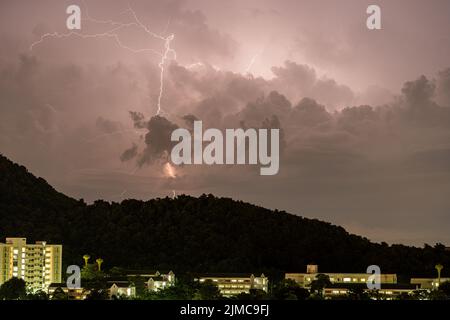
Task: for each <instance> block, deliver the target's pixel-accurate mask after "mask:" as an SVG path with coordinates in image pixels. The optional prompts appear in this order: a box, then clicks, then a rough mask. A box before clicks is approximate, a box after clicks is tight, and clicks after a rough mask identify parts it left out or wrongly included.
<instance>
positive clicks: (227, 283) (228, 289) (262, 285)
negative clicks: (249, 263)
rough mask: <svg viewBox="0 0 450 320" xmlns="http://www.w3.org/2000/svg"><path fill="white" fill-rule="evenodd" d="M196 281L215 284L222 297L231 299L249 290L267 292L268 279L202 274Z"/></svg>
mask: <svg viewBox="0 0 450 320" xmlns="http://www.w3.org/2000/svg"><path fill="white" fill-rule="evenodd" d="M196 280H197V281H200V282H205V281H207V280H210V281H211V282H212V283H213V284H215V285H216V286H217V287H218V288H219V291H220V293H221V294H222V295H223V296H224V297H231V296H234V295H238V294H240V293H249V292H250V290H251V289H258V290H263V291H265V292H268V291H269V278H267V277H266V276H265V275H264V274H261V276H259V277H257V276H255V275H253V274H246V273H245V274H236V273H230V274H203V275H199V276H198V277H197V278H196Z"/></svg>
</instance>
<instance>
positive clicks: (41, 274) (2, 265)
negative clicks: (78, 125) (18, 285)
mask: <svg viewBox="0 0 450 320" xmlns="http://www.w3.org/2000/svg"><path fill="white" fill-rule="evenodd" d="M61 264H62V245H55V244H47V243H46V242H45V241H37V242H36V243H35V244H27V240H26V238H6V242H5V243H0V285H2V284H3V283H5V282H6V281H8V280H9V279H11V278H13V277H16V278H20V279H23V280H24V281H25V283H26V286H27V289H28V290H29V291H31V292H35V291H38V290H44V291H47V289H48V287H49V285H50V284H51V283H55V282H56V283H60V282H61V269H62V267H61Z"/></svg>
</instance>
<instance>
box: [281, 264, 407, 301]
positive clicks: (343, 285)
mask: <svg viewBox="0 0 450 320" xmlns="http://www.w3.org/2000/svg"><path fill="white" fill-rule="evenodd" d="M319 274H324V275H327V276H328V277H329V279H330V282H331V285H328V286H327V287H326V288H324V290H323V294H324V295H325V296H327V297H333V296H337V295H345V294H348V293H350V292H351V290H352V289H360V290H363V291H369V290H370V289H369V288H368V286H367V283H368V282H369V281H370V279H369V277H370V276H371V275H372V274H369V273H329V272H319V267H318V266H317V265H308V266H307V267H306V273H286V274H285V279H291V280H294V281H295V282H296V283H298V284H299V285H300V286H301V287H303V288H310V287H311V283H312V282H313V281H314V280H316V277H317V275H319ZM415 289H416V286H415V285H413V284H398V283H397V275H396V274H380V289H379V290H377V292H378V294H379V295H382V296H384V297H385V298H387V299H389V298H392V297H394V296H396V295H399V294H402V293H408V294H409V293H412V292H413V291H414V290H415Z"/></svg>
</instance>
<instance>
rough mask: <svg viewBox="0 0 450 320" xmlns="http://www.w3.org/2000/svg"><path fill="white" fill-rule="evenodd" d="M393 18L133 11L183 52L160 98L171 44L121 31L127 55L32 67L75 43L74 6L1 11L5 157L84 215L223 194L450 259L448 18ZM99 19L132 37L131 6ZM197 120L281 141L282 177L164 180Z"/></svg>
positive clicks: (389, 5) (104, 44) (278, 6)
mask: <svg viewBox="0 0 450 320" xmlns="http://www.w3.org/2000/svg"><path fill="white" fill-rule="evenodd" d="M75 2H76V1H75ZM380 2H381V5H382V10H383V17H384V19H385V20H383V30H381V31H380V32H378V33H371V32H369V31H367V30H366V29H365V26H364V19H365V17H366V14H365V5H366V4H365V3H364V1H353V0H349V1H346V2H339V4H338V2H336V1H325V0H324V1H302V2H301V3H300V2H299V1H293V0H292V1H291V0H286V1H281V2H279V1H269V0H267V1H253V0H252V1H248V2H246V4H245V5H244V4H243V2H241V1H234V0H233V1H227V5H219V4H218V3H216V2H212V1H202V0H195V1H178V0H177V1H169V2H168V1H140V0H139V1H133V2H132V7H133V9H134V10H135V11H136V13H137V14H138V16H139V18H140V21H142V23H144V24H145V25H146V26H147V27H148V28H149V29H150V30H152V31H154V32H156V33H158V34H161V35H162V36H164V37H167V36H168V35H170V34H174V39H173V41H172V42H171V48H172V49H173V50H175V51H176V53H177V54H176V59H175V57H174V56H170V58H169V59H167V61H165V63H164V73H163V86H161V82H160V79H161V65H160V63H161V55H159V54H155V52H157V53H161V52H163V50H164V45H165V43H164V41H162V40H161V39H159V38H154V37H149V36H148V34H146V33H145V32H144V31H143V30H142V28H141V29H140V28H136V27H129V28H123V29H121V30H120V32H118V36H119V37H120V39H121V41H122V44H123V46H120V45H118V43H117V42H116V41H114V39H111V37H99V38H86V39H83V38H82V37H76V36H70V37H64V38H59V39H57V38H47V39H45V41H42V43H38V44H37V45H35V46H34V47H33V50H30V45H31V44H32V43H33V42H36V41H38V40H39V39H40V37H41V36H42V35H43V34H45V33H47V32H55V31H57V32H60V33H64V32H67V30H65V17H66V14H65V6H66V3H65V2H61V1H54V0H44V1H39V3H37V2H32V1H24V0H20V1H12V0H5V1H2V3H1V5H0V6H1V10H0V26H1V28H0V30H1V31H0V40H1V41H2V46H0V74H1V77H0V97H1V99H0V119H1V120H0V152H1V153H3V154H4V155H5V156H7V157H9V158H11V159H12V160H14V161H16V162H19V163H20V164H23V165H26V166H27V167H28V168H29V169H30V170H31V171H32V172H33V173H35V174H37V175H39V176H42V177H44V178H45V179H47V180H48V181H49V182H50V183H51V184H52V185H54V186H55V187H56V188H57V189H58V190H59V191H61V192H64V193H67V194H68V195H70V196H73V197H76V198H84V199H86V200H87V201H94V200H96V199H98V198H103V199H106V200H110V201H121V200H123V199H124V197H127V198H128V197H130V198H131V197H135V198H140V199H148V198H151V197H162V196H168V195H172V191H173V190H175V191H176V193H177V194H181V193H187V194H192V195H199V194H201V193H213V194H216V195H218V196H230V197H233V198H235V199H240V200H244V201H250V202H253V203H256V204H258V205H263V206H266V207H270V208H278V209H284V210H287V211H290V212H292V213H295V214H301V215H304V216H307V217H311V218H319V219H322V220H326V221H330V222H332V223H336V224H339V225H343V226H344V227H346V228H347V229H348V231H350V232H355V233H358V234H362V235H364V236H367V237H369V238H371V239H374V240H377V241H386V242H403V243H412V244H418V245H421V244H422V243H423V242H429V243H434V242H444V243H447V244H448V243H450V238H449V234H448V229H449V227H450V215H449V212H450V211H449V210H450V200H449V198H448V194H449V193H450V166H448V163H449V161H450V69H449V65H448V63H449V61H448V56H449V55H450V46H449V43H450V42H448V41H447V40H448V30H450V22H449V20H448V14H444V13H446V12H447V13H448V12H449V11H448V10H449V9H450V7H449V3H448V1H438V0H436V1H435V2H434V3H433V5H431V4H430V5H427V4H426V3H425V2H423V1H422V2H419V1H396V2H395V3H393V2H387V1H380ZM85 3H86V5H87V6H88V7H89V15H90V16H91V17H93V18H96V19H98V20H109V19H114V20H115V21H120V22H121V23H127V22H131V21H132V20H130V19H132V16H130V14H129V13H128V14H123V12H124V10H125V9H126V8H127V7H128V5H127V1H115V2H114V3H112V2H111V1H85ZM79 4H80V6H81V7H82V10H85V9H86V8H87V7H86V6H85V4H84V3H83V2H80V3H79ZM404 6H408V8H409V10H404ZM323 8H328V10H323ZM30 12H33V13H34V14H33V15H31V14H30ZM83 12H85V11H83ZM85 13H86V12H85ZM417 16H422V17H423V19H417ZM19 20H20V21H21V23H20V24H15V22H16V21H19ZM419 20H420V21H421V22H420V23H419V24H418V25H415V24H414V23H415V22H417V21H419ZM413 22H414V23H413ZM13 24H14V25H17V27H16V28H11V25H13ZM336 25H339V26H340V27H339V28H336ZM111 27H112V26H111V24H110V23H107V24H101V23H94V22H92V21H83V28H82V32H83V33H96V32H105V31H106V30H110V29H111ZM126 47H129V48H134V49H136V50H137V51H139V50H138V49H142V48H146V49H148V50H147V51H139V52H133V51H132V50H128V49H126ZM150 49H151V50H150ZM152 50H153V51H155V52H153V51H152ZM160 97H161V99H160V105H159V106H160V107H161V112H160V113H157V110H158V101H159V98H160ZM195 120H202V121H203V126H204V128H205V129H206V128H208V127H213V128H218V129H226V128H279V129H280V130H281V139H282V140H281V142H282V152H281V155H280V156H281V159H280V171H279V174H277V175H275V176H271V177H261V176H260V175H259V174H258V168H257V167H256V166H225V165H224V166H207V165H201V166H194V165H192V166H189V165H186V166H183V167H174V170H176V175H174V177H172V178H170V179H167V177H166V176H165V173H164V170H165V166H166V164H167V162H168V161H170V157H169V154H170V150H171V148H172V146H173V142H172V141H170V134H171V132H172V131H173V130H174V129H176V128H179V127H183V128H187V129H191V128H192V123H193V121H195ZM124 190H126V191H127V192H126V193H124V192H123V191H124Z"/></svg>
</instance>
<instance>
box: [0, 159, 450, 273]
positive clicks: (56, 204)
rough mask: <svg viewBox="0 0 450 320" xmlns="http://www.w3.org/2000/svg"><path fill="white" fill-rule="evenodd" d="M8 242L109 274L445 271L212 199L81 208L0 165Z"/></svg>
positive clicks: (3, 231)
mask: <svg viewBox="0 0 450 320" xmlns="http://www.w3.org/2000/svg"><path fill="white" fill-rule="evenodd" d="M10 236H20V237H26V238H28V239H29V241H35V240H47V241H48V242H50V243H62V244H63V245H64V247H63V259H64V263H65V264H72V263H77V264H81V263H82V255H83V254H86V253H89V254H90V255H91V257H94V258H96V257H102V258H103V259H104V261H105V262H104V265H105V267H106V268H109V267H112V266H120V267H125V268H152V269H171V270H173V271H174V272H178V273H180V272H181V273H183V272H255V273H256V272H265V273H267V274H281V273H283V272H304V270H305V265H306V264H307V263H310V262H315V263H317V264H319V266H320V267H319V268H320V270H321V271H329V272H331V271H336V272H338V271H347V272H356V271H358V272H365V270H366V268H367V266H368V265H371V264H377V265H379V266H380V267H381V270H382V272H396V273H399V274H405V275H417V276H418V275H434V274H435V270H434V265H435V264H436V263H438V262H440V263H442V264H443V265H446V266H450V252H449V251H446V250H445V247H444V246H443V245H436V246H434V247H431V246H425V248H414V247H408V246H403V245H392V246H389V245H387V244H376V243H373V242H371V241H369V240H368V239H365V238H362V237H359V236H356V235H352V234H349V233H347V232H346V231H345V230H344V229H343V228H341V227H338V226H334V225H331V224H329V223H326V222H322V221H318V220H312V219H306V218H302V217H300V216H297V215H293V214H289V213H286V212H281V211H272V210H268V209H264V208H261V207H258V206H254V205H251V204H247V203H243V202H241V201H234V200H232V199H226V198H217V197H214V196H212V195H203V196H201V197H199V198H194V197H190V196H178V197H177V198H176V199H170V198H164V199H152V200H149V201H138V200H131V199H130V200H125V201H123V202H121V203H108V202H105V201H102V200H99V201H96V202H95V203H94V204H92V205H86V204H85V203H84V202H83V201H77V200H74V199H72V198H69V197H67V196H65V195H63V194H61V193H59V192H57V191H56V190H54V189H53V188H52V187H51V186H50V185H48V184H47V183H46V181H45V180H44V179H42V178H36V177H34V176H33V175H32V174H31V173H29V172H28V171H27V170H26V168H24V167H23V166H19V165H17V164H14V163H12V162H11V161H9V160H8V159H6V158H5V157H3V156H0V241H2V242H3V241H4V238H5V237H10ZM447 271H448V270H447ZM445 274H446V269H444V270H443V276H445Z"/></svg>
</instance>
